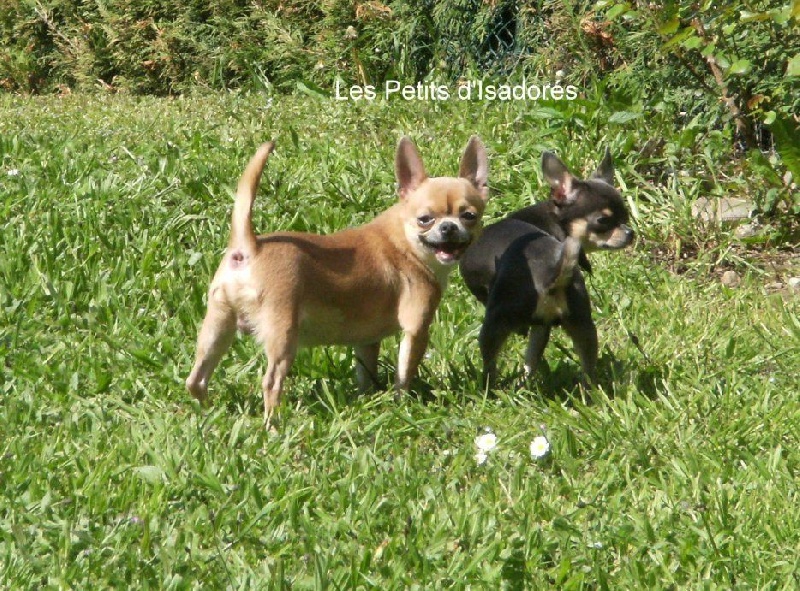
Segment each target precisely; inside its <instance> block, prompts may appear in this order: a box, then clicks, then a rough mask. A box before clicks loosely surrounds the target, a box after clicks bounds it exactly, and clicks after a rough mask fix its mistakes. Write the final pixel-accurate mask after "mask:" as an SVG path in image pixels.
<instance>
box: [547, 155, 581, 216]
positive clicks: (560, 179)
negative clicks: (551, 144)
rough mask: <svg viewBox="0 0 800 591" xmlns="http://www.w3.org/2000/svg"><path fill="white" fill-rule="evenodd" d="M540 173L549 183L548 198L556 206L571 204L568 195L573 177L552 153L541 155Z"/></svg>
mask: <svg viewBox="0 0 800 591" xmlns="http://www.w3.org/2000/svg"><path fill="white" fill-rule="evenodd" d="M542 172H543V173H544V178H546V179H547V182H548V183H550V188H551V189H552V190H551V192H550V198H551V199H552V200H553V201H555V203H556V205H567V204H568V203H570V202H571V198H570V193H571V191H572V183H573V182H574V181H575V177H574V176H573V174H572V173H571V172H570V171H569V169H568V168H567V167H566V165H565V164H564V163H563V162H561V160H559V158H558V156H556V155H555V154H553V153H552V152H545V153H544V154H542Z"/></svg>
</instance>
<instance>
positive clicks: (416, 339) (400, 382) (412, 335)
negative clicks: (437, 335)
mask: <svg viewBox="0 0 800 591" xmlns="http://www.w3.org/2000/svg"><path fill="white" fill-rule="evenodd" d="M427 348H428V327H427V326H425V327H424V328H420V329H418V330H416V331H405V333H404V334H403V340H402V341H400V354H399V356H398V359H397V376H396V378H395V389H396V391H397V394H398V395H399V394H403V393H406V392H408V389H409V386H410V385H411V380H412V379H413V378H414V376H415V375H417V369H418V368H419V364H420V361H422V357H423V356H424V355H425V349H427Z"/></svg>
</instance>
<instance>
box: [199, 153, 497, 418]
mask: <svg viewBox="0 0 800 591" xmlns="http://www.w3.org/2000/svg"><path fill="white" fill-rule="evenodd" d="M272 149H273V145H272V144H271V143H269V144H264V145H263V146H262V147H261V148H259V150H258V151H257V152H256V154H255V156H253V158H252V160H251V161H250V163H249V164H248V165H247V167H246V169H245V172H244V174H243V175H242V179H241V181H240V182H239V186H238V190H237V196H236V203H235V205H234V214H233V219H232V229H231V239H230V243H229V246H228V249H227V251H226V253H225V256H224V258H223V260H222V263H221V264H220V266H219V269H218V270H217V273H216V275H215V276H214V279H213V281H212V283H211V287H210V289H209V296H208V312H207V314H206V318H205V320H204V321H203V326H202V328H201V330H200V335H199V337H198V351H197V360H196V362H195V365H194V368H193V369H192V372H191V374H190V375H189V377H188V378H187V380H186V386H187V388H188V389H189V391H190V392H191V393H192V395H194V396H195V397H196V398H197V399H198V400H200V401H201V402H205V400H206V396H207V390H208V381H209V379H210V377H211V374H212V372H213V371H214V367H215V366H216V364H217V363H218V362H219V359H220V358H221V356H222V354H224V352H225V351H226V350H227V349H228V347H229V346H230V343H231V341H232V340H233V337H234V334H235V331H236V327H237V325H238V326H240V327H246V328H247V329H248V330H249V331H250V332H253V333H254V334H255V336H256V338H257V339H258V340H259V341H260V342H261V343H262V344H263V345H264V348H265V351H266V354H267V359H268V367H267V372H266V374H265V375H264V379H263V382H262V389H263V394H264V416H265V421H267V423H268V422H269V419H270V417H271V415H272V413H273V412H274V410H275V408H276V407H277V405H278V403H279V401H280V394H281V390H282V388H283V382H284V380H285V378H286V375H287V373H288V371H289V367H290V366H291V364H292V361H293V360H294V356H295V354H296V352H297V349H298V348H299V347H306V346H316V345H328V344H343V345H351V346H354V347H355V348H356V355H357V357H358V359H359V363H360V365H359V367H358V369H359V371H358V378H359V386H360V387H361V388H366V387H367V386H369V384H370V382H371V381H373V380H374V377H375V374H376V372H377V357H378V349H379V346H380V341H381V340H382V339H383V338H385V337H387V336H389V335H391V334H394V333H396V332H397V331H398V330H400V331H402V332H403V335H404V336H403V341H402V343H401V346H400V356H399V361H398V368H397V376H396V380H395V384H396V387H397V388H398V390H406V389H407V388H408V386H409V382H410V380H411V379H412V378H413V376H414V375H415V374H416V371H417V366H418V364H419V362H420V360H421V359H422V356H423V354H424V352H425V349H426V347H427V342H428V329H429V327H430V324H431V322H432V321H433V316H434V313H435V312H436V308H437V307H438V304H439V301H440V299H441V295H442V291H443V289H444V288H445V286H446V283H447V276H448V274H449V271H450V270H451V269H452V268H453V263H454V262H455V260H456V259H457V256H458V253H459V252H460V251H461V250H462V249H461V244H462V242H463V248H466V246H467V245H468V244H469V242H471V241H472V239H473V238H474V237H475V235H476V234H477V232H478V231H479V229H480V218H481V215H482V213H483V209H484V207H485V203H486V198H487V190H486V176H487V173H488V167H487V160H486V154H485V150H484V149H483V146H482V144H481V143H480V141H479V140H478V139H477V138H473V139H472V140H471V141H470V143H469V145H468V146H467V149H466V151H465V153H464V157H463V158H462V163H461V171H460V174H461V175H462V176H461V177H458V178H449V177H446V178H428V176H427V174H426V172H425V170H424V167H423V165H422V161H421V159H420V158H419V155H418V154H417V152H416V148H415V147H414V146H413V144H412V143H411V141H410V140H408V139H407V138H404V139H403V140H401V142H400V144H399V145H398V150H397V157H396V171H397V176H398V181H399V184H400V190H399V192H400V197H401V198H400V201H399V203H397V204H395V205H394V206H392V207H391V208H390V209H388V210H387V211H385V212H384V213H382V214H381V215H379V216H378V217H376V218H375V219H374V220H372V221H371V222H369V223H367V224H365V225H363V226H360V227H358V228H350V229H347V230H343V231H340V232H337V233H335V234H331V235H327V236H321V235H316V234H308V233H299V232H276V233H273V234H268V235H266V236H260V237H256V236H255V234H254V233H253V230H252V227H251V222H250V217H251V210H252V205H253V201H254V199H255V194H256V189H257V186H258V182H259V179H260V176H261V171H262V169H263V167H264V164H265V162H266V160H267V158H268V157H269V154H270V153H271V152H272ZM421 216H422V217H421ZM427 218H430V219H431V221H430V223H429V224H428V219H427ZM473 218H474V219H473ZM422 222H425V224H428V225H427V226H426V227H422V226H423V223H422ZM443 236H445V237H446V238H447V240H445V239H444V238H443ZM426 245H427V246H426ZM440 245H444V246H440ZM448 249H449V251H448ZM450 251H452V252H450ZM451 259H453V260H451Z"/></svg>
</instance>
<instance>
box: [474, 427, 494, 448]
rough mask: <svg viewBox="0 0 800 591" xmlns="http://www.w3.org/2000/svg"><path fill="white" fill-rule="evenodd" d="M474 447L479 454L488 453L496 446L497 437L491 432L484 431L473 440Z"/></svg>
mask: <svg viewBox="0 0 800 591" xmlns="http://www.w3.org/2000/svg"><path fill="white" fill-rule="evenodd" d="M475 446H476V447H477V448H478V451H479V452H483V453H489V452H490V451H492V450H493V449H494V448H495V447H496V446H497V436H496V435H495V434H494V433H492V432H491V431H486V433H484V434H483V435H478V436H477V437H476V438H475Z"/></svg>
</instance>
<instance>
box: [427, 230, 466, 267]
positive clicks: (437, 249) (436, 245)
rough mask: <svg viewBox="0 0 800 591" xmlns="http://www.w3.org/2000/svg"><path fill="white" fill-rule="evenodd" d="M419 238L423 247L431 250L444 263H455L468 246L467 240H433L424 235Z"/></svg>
mask: <svg viewBox="0 0 800 591" xmlns="http://www.w3.org/2000/svg"><path fill="white" fill-rule="evenodd" d="M419 240H420V242H422V244H423V245H424V246H425V248H427V249H428V250H431V251H432V252H433V254H434V255H435V256H436V260H437V261H439V262H440V263H445V264H448V263H455V262H456V261H458V259H459V258H461V255H463V254H464V252H465V251H466V250H467V247H468V246H469V242H456V241H445V242H434V241H431V240H427V239H426V238H425V237H424V236H420V237H419Z"/></svg>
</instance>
